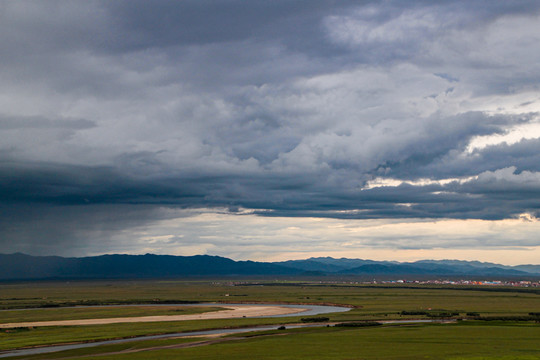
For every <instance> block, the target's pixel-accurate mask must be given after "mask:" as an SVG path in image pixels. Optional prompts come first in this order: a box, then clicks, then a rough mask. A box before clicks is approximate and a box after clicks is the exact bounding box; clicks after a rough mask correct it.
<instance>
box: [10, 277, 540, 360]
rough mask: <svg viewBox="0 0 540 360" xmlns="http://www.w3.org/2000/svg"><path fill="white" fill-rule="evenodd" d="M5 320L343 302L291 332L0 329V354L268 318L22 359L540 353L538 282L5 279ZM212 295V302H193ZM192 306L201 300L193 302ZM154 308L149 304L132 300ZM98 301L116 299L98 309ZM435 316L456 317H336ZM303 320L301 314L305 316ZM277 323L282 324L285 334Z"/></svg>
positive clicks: (185, 325) (151, 326)
mask: <svg viewBox="0 0 540 360" xmlns="http://www.w3.org/2000/svg"><path fill="white" fill-rule="evenodd" d="M0 289H1V292H0V308H2V309H4V310H3V311H0V324H1V323H8V322H27V321H43V320H60V319H97V318H109V317H110V318H113V317H114V318H116V317H137V316H148V315H178V314H194V313H202V312H208V311H212V310H219V309H220V308H222V307H224V306H226V305H225V304H220V302H223V303H290V304H302V303H303V304H341V305H345V306H349V307H351V310H350V311H347V312H342V313H332V314H327V315H324V317H327V318H328V319H327V320H326V319H320V321H321V326H319V327H313V328H298V329H293V328H290V325H291V324H296V323H302V318H303V316H301V315H298V316H291V317H285V318H252V317H246V318H236V319H207V320H189V321H171V322H149V323H119V324H109V325H87V326H50V327H20V328H12V329H3V330H1V331H0V351H9V350H13V349H20V348H27V347H35V346H48V345H53V344H66V343H77V342H92V341H99V340H105V339H120V338H130V337H137V336H144V335H153V334H167V333H178V332H190V331H196V330H205V329H226V328H240V327H253V326H258V325H272V326H275V329H276V330H271V331H255V332H249V333H241V334H234V335H224V336H218V337H215V336H213V337H190V338H173V339H170V338H169V339H161V340H145V339H141V340H139V341H133V342H129V343H123V344H114V345H102V346H96V347H91V348H82V349H75V350H68V351H62V352H56V353H52V354H41V355H32V356H29V355H28V356H24V358H30V359H51V358H55V359H58V358H77V359H85V358H91V359H113V358H114V359H116V358H118V359H121V358H129V359H175V358H178V359H218V358H219V359H224V358H230V359H233V358H234V359H253V358H258V359H302V358H305V359H418V358H425V359H540V341H538V339H540V324H539V323H538V321H537V320H535V318H534V316H531V315H530V314H535V313H538V312H540V289H535V288H531V289H528V288H502V287H487V286H477V287H451V286H418V285H385V286H382V285H365V284H357V283H355V282H354V281H341V280H340V281H337V280H336V281H328V279H326V281H325V282H321V281H314V280H305V281H299V280H294V281H291V280H283V279H280V280H268V279H258V280H253V279H249V280H244V281H238V280H230V279H225V280H198V281H194V280H190V281H180V280H168V281H157V280H155V281H150V280H148V281H78V282H36V283H30V282H25V283H3V284H0ZM199 302H200V303H207V302H215V303H216V305H215V307H214V308H208V307H197V306H196V303H199ZM185 303H195V304H194V305H191V306H190V307H186V306H183V305H182V304H185ZM136 304H150V305H152V306H144V307H143V306H136ZM99 305H115V306H114V307H99ZM66 307H67V308H66ZM406 319H424V320H425V319H435V320H452V321H453V322H451V323H407V324H406V323H388V324H384V325H381V326H361V327H350V326H348V327H347V326H345V327H336V326H334V325H335V324H336V323H355V324H362V323H366V322H372V321H379V322H384V321H389V320H406ZM304 321H305V320H304ZM279 326H284V327H285V329H282V330H277V328H278V327H279Z"/></svg>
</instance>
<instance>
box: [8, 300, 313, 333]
mask: <svg viewBox="0 0 540 360" xmlns="http://www.w3.org/2000/svg"><path fill="white" fill-rule="evenodd" d="M223 307H225V308H227V310H221V311H212V312H207V313H202V314H191V315H158V316H137V317H119V318H106V319H79V320H58V321H33V322H18V323H5V324H0V328H2V329H8V328H16V327H38V326H74V325H104V324H118V323H136V322H160V321H184V320H204V319H232V318H241V317H257V316H269V315H285V314H294V313H299V312H302V311H304V310H306V309H298V308H294V309H293V308H287V307H282V306H279V305H243V306H236V305H225V306H223Z"/></svg>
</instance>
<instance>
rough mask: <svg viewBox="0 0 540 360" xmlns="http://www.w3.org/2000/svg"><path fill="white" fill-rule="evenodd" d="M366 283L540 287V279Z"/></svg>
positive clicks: (381, 282)
mask: <svg viewBox="0 0 540 360" xmlns="http://www.w3.org/2000/svg"><path fill="white" fill-rule="evenodd" d="M364 284H432V285H486V286H517V287H540V281H526V280H485V281H480V280H386V281H377V280H373V281H369V282H364Z"/></svg>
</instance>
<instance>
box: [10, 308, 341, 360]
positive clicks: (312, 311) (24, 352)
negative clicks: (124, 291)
mask: <svg viewBox="0 0 540 360" xmlns="http://www.w3.org/2000/svg"><path fill="white" fill-rule="evenodd" d="M137 306H144V305H137ZM149 306H155V304H154V305H149ZM167 306H186V304H167ZM187 306H223V307H226V306H246V307H248V306H249V307H253V306H261V307H262V306H265V307H268V306H269V305H268V304H223V303H204V304H193V305H187ZM272 306H279V307H285V308H290V309H298V310H299V312H294V313H289V314H282V315H268V316H248V317H252V318H267V317H290V316H313V315H321V314H329V313H336V312H345V311H349V310H351V308H347V307H340V306H324V305H289V304H272ZM301 309H302V310H303V311H301ZM313 326H320V325H316V324H302V325H288V326H287V327H288V328H297V327H313ZM272 329H276V325H272V326H258V327H249V328H240V329H217V330H205V331H191V332H182V333H172V334H162V335H149V336H139V337H133V338H129V339H117V340H105V341H96V342H91V343H80V344H69V345H53V346H44V347H36V348H30V349H20V350H11V351H6V352H0V358H7V357H13V356H28V355H36V354H46V353H53V352H58V351H65V350H73V349H81V348H87V347H93V346H101V345H111V344H121V343H127V342H133V341H141V340H155V339H167V338H178V337H186V336H201V335H202V336H204V335H214V334H235V333H244V332H250V331H261V330H272Z"/></svg>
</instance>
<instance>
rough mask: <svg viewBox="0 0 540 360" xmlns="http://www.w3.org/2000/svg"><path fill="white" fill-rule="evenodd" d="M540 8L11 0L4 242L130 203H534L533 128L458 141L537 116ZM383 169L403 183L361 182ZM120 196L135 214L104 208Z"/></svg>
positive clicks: (401, 209) (498, 215) (483, 213)
mask: <svg viewBox="0 0 540 360" xmlns="http://www.w3.org/2000/svg"><path fill="white" fill-rule="evenodd" d="M539 11H540V3H538V2H536V1H514V2H492V1H475V2H470V1H440V2H436V3H434V2H431V1H409V2H402V1H385V2H380V1H310V2H309V4H307V3H306V2H301V1H271V2H268V1H249V2H245V1H195V0H193V1H191V0H189V1H152V2H148V1H114V2H110V1H85V2H69V1H47V2H42V1H6V2H3V3H1V4H0V49H1V50H2V55H3V57H2V65H0V106H1V108H2V114H0V185H1V188H0V200H1V203H2V204H3V208H2V211H3V212H4V214H6V216H7V215H9V216H7V218H9V219H10V220H9V221H7V220H6V221H4V222H3V226H2V227H3V228H4V229H9V230H5V231H2V233H5V234H6V235H5V236H0V238H1V239H2V240H1V241H2V242H3V244H4V245H6V244H12V243H16V242H17V241H23V240H22V239H23V238H24V239H25V240H24V242H28V243H31V242H32V241H31V238H32V237H33V235H32V234H34V235H39V228H43V229H45V228H46V229H47V230H46V231H45V230H44V231H43V232H42V233H43V234H47V235H46V236H45V235H43V234H42V236H41V235H40V236H39V238H40V239H41V240H40V241H45V242H47V241H48V242H51V243H53V242H55V241H58V242H63V241H66V243H67V242H69V238H70V237H73V238H77V239H81V240H80V244H82V245H84V239H85V238H90V237H92V236H93V237H95V238H100V239H101V240H100V241H105V240H104V239H106V238H107V236H112V235H111V234H114V233H115V232H117V231H121V230H122V229H132V228H134V227H135V224H136V221H135V220H134V219H137V218H139V219H141V223H149V222H152V221H160V220H163V219H169V218H172V217H174V216H178V214H177V213H175V214H176V215H171V213H168V212H167V211H165V210H163V209H164V208H169V209H203V208H214V209H229V210H228V211H230V213H231V214H232V213H238V214H241V213H242V209H251V210H254V211H255V213H256V214H258V215H260V216H286V217H306V216H313V217H328V218H343V219H348V218H350V219H397V218H434V219H440V218H456V219H471V218H473V219H505V218H512V217H516V216H519V214H522V213H524V212H529V213H531V214H538V205H536V203H535V201H534V199H537V198H538V187H537V184H538V172H539V171H540V168H539V165H538V164H540V161H539V160H540V158H539V155H538V154H540V151H538V150H539V146H540V143H539V140H538V136H536V137H535V136H532V137H529V138H528V139H522V140H521V141H517V142H515V143H512V144H510V145H509V144H505V143H497V144H491V145H488V146H484V147H482V146H481V147H478V148H475V149H473V150H472V151H469V150H468V147H469V146H470V144H471V141H473V140H474V139H475V138H477V137H481V136H493V135H504V134H506V133H507V132H511V131H512V129H513V128H515V127H519V126H523V125H528V124H529V125H530V124H533V123H536V122H538V113H537V111H538V110H539V109H538V108H537V104H538V99H539V98H540V96H539V95H538V87H537V84H538V81H539V78H538V75H537V74H540V68H539V67H538V66H539V65H538V64H540V52H539V51H538V48H539V46H538V45H539V44H540V37H539V36H538V34H539V33H540V29H539V28H538V23H539V22H538V15H539ZM469 177H470V178H469ZM456 178H467V179H465V180H464V179H461V180H459V179H456ZM377 179H383V180H384V179H387V180H388V179H391V180H392V181H394V182H395V183H392V184H390V185H388V184H387V185H386V186H379V187H369V186H368V185H369V184H370V183H371V182H373V181H375V180H377ZM425 179H429V180H430V181H431V182H425V181H424V183H422V182H421V181H420V182H418V181H419V180H425ZM437 180H441V181H442V182H437ZM402 181H409V182H411V183H406V182H405V183H401V184H400V182H402ZM415 181H417V183H414V182H415ZM10 208H13V209H16V210H13V211H12V212H10V210H9V209H10ZM119 208H121V209H123V210H122V211H121V212H124V213H125V214H126V216H120V215H118V216H110V217H101V216H100V215H99V212H100V211H101V212H103V213H104V214H113V213H115V212H117V211H118V209H119ZM29 209H31V211H30V210H29ZM85 209H88V214H89V215H88V216H89V219H91V221H89V222H86V223H85V227H84V229H86V230H84V231H83V230H81V231H78V230H76V228H77V226H76V224H77V219H82V218H83V217H85V216H86V215H85V211H86V210H85ZM220 211H221V210H220ZM105 218H107V219H110V221H109V220H107V221H106V220H104V219H105ZM62 219H65V222H66V224H68V225H66V226H65V227H64V228H63V229H62V230H59V229H60V226H61V225H59V224H61V223H62ZM104 221H106V222H107V224H108V225H106V226H105V227H104V228H103V233H102V235H97V234H98V233H99V229H100V227H101V226H102V225H101V224H102V223H103V222H104ZM9 224H12V225H9ZM25 224H26V225H27V226H26V225H25ZM8 225H9V226H8ZM21 229H24V231H23V230H21ZM55 229H56V230H55ZM19 231H21V236H20V238H19V237H18V235H17V234H18V233H19ZM23 233H24V235H23ZM103 234H106V235H103ZM45 238H47V240H45ZM60 239H63V240H60ZM82 245H81V246H82ZM91 247H93V248H98V247H99V245H95V246H94V245H92V246H91ZM10 249H16V246H12V247H10ZM0 250H1V249H0Z"/></svg>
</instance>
